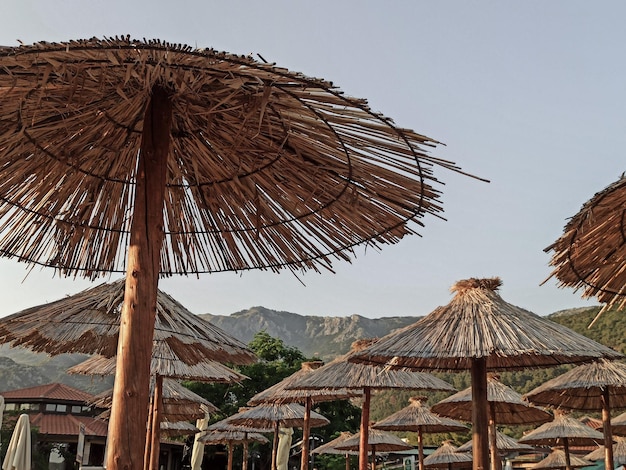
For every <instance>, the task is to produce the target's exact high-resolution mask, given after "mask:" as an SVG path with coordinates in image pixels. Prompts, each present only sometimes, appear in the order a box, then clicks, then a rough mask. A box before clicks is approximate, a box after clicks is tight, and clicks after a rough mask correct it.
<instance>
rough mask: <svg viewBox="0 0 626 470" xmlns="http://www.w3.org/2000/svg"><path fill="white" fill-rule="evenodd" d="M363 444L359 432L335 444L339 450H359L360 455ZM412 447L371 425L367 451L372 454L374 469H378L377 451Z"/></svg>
mask: <svg viewBox="0 0 626 470" xmlns="http://www.w3.org/2000/svg"><path fill="white" fill-rule="evenodd" d="M361 445H362V444H361V436H360V434H359V433H358V432H357V433H356V434H355V435H353V436H352V437H349V438H348V439H346V440H345V441H343V442H342V443H340V444H337V445H335V448H336V449H337V450H358V451H359V455H360V451H361ZM412 448H413V446H411V445H410V444H407V443H406V442H404V441H403V440H402V439H400V438H399V437H397V436H395V435H393V434H391V433H388V432H386V431H381V430H380V429H373V428H371V427H370V429H369V432H368V440H367V449H366V452H368V453H369V454H370V455H371V456H372V470H376V452H398V451H401V450H410V449H412Z"/></svg>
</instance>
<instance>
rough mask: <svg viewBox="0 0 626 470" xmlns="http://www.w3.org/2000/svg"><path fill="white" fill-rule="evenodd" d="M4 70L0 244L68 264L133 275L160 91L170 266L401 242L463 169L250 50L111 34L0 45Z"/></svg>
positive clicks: (276, 259) (302, 259) (222, 266)
mask: <svg viewBox="0 0 626 470" xmlns="http://www.w3.org/2000/svg"><path fill="white" fill-rule="evenodd" d="M0 69H1V70H2V73H1V74H0V97H1V99H0V116H2V120H3V121H2V122H3V125H2V132H0V141H1V142H3V146H2V148H1V151H0V168H1V169H2V171H1V172H0V181H1V182H2V183H1V184H0V196H1V199H2V205H1V206H0V209H1V211H0V215H1V217H0V222H1V224H2V225H1V226H2V228H3V230H2V237H0V251H1V252H2V253H3V254H5V255H13V256H16V257H19V258H20V259H23V260H30V261H31V262H36V263H41V264H45V265H50V266H53V267H55V268H58V269H60V270H63V271H64V272H68V273H72V272H75V271H77V270H84V271H86V274H87V275H88V276H90V277H94V276H96V275H98V274H99V273H101V272H103V271H118V272H125V271H126V269H125V265H124V256H123V254H124V252H125V251H126V244H127V241H128V232H129V230H130V223H131V219H132V217H131V216H132V210H131V209H130V205H131V201H132V196H133V184H134V180H135V172H136V168H137V156H138V153H139V149H140V145H141V137H142V131H143V130H144V113H145V110H146V108H147V106H148V104H149V103H150V100H151V98H153V95H154V94H155V88H156V89H158V88H161V89H164V91H165V92H166V94H167V98H168V101H169V102H170V103H171V108H172V109H171V127H170V129H169V132H170V136H169V137H170V141H171V143H170V145H171V148H170V152H169V153H170V154H171V158H169V160H168V165H167V173H166V192H165V206H164V221H165V227H164V230H165V243H164V244H163V248H162V252H161V271H162V272H163V273H165V274H170V273H196V272H216V271H240V270H245V269H250V268H269V269H278V268H280V267H281V266H283V265H286V264H294V265H295V266H297V268H310V267H313V266H314V264H315V263H316V262H319V263H321V264H323V265H326V264H327V263H328V262H329V258H346V257H347V255H341V254H339V252H340V251H342V250H343V249H345V248H346V247H351V246H354V245H356V244H358V243H362V242H368V241H370V240H372V239H374V240H373V241H374V242H376V241H378V242H380V243H394V242H396V241H398V240H399V239H400V238H401V237H402V236H403V235H405V234H408V233H411V232H413V231H414V229H412V228H410V227H408V226H407V225H406V222H407V221H409V220H411V219H414V218H416V217H421V216H422V215H423V214H426V213H432V214H437V213H439V212H440V211H441V207H440V206H439V205H438V204H437V203H436V201H437V199H438V196H439V191H438V189H435V188H433V187H432V185H435V184H438V181H437V179H436V178H435V177H434V175H433V172H432V169H433V167H435V166H437V167H443V168H446V169H449V170H453V171H459V169H458V168H457V167H456V166H455V165H454V164H453V163H452V162H449V161H445V160H441V159H438V158H435V157H433V156H432V155H430V154H429V153H428V151H427V149H429V148H430V147H434V146H435V145H437V144H438V142H436V141H435V140H433V139H430V138H428V137H425V136H423V135H420V134H418V133H415V132H412V131H410V130H406V129H400V128H398V127H396V126H395V125H394V124H393V122H392V121H391V120H390V119H388V118H386V117H384V116H382V115H380V114H377V113H374V112H373V111H371V110H370V108H369V107H368V105H367V102H366V101H365V100H363V99H354V98H350V97H348V96H346V95H344V94H343V93H342V92H341V91H339V90H338V89H336V88H335V87H334V86H333V85H332V83H330V82H327V81H323V80H320V79H315V78H309V77H305V76H303V75H302V74H299V73H294V72H290V71H288V70H286V69H284V68H279V67H277V66H276V65H275V64H267V63H259V62H257V61H255V60H254V59H253V58H251V57H249V56H246V57H244V56H237V55H233V54H228V53H224V52H217V51H214V50H210V49H197V50H193V49H192V48H190V47H188V46H183V45H177V44H168V43H165V42H161V41H158V40H155V41H149V42H144V41H135V40H131V39H130V38H128V37H116V38H110V39H108V38H107V39H104V40H97V39H90V40H77V41H70V42H67V43H58V44H55V43H45V42H42V43H38V44H34V45H29V46H20V47H16V48H8V47H5V48H1V49H0ZM26 175H28V178H26ZM329 221H331V223H329ZM416 225H420V226H421V225H422V222H421V221H420V222H418V223H417V224H416Z"/></svg>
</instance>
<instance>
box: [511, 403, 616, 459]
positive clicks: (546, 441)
mask: <svg viewBox="0 0 626 470" xmlns="http://www.w3.org/2000/svg"><path fill="white" fill-rule="evenodd" d="M603 441H604V435H603V434H602V433H600V432H598V431H596V430H594V429H592V428H590V427H589V426H587V425H585V424H583V423H581V422H580V421H578V420H577V419H574V418H572V417H570V416H567V415H565V414H564V413H562V412H558V411H557V412H555V416H554V420H552V421H550V422H549V423H545V424H542V425H541V426H539V427H538V428H537V429H534V430H533V431H530V432H529V433H528V434H526V435H524V436H522V437H521V438H520V439H519V442H522V443H526V444H536V445H549V446H557V445H562V446H563V450H564V451H565V459H566V468H567V469H568V470H569V469H570V468H571V467H570V465H569V457H570V452H569V448H570V446H585V445H598V443H599V442H603Z"/></svg>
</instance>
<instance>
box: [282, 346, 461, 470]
mask: <svg viewBox="0 0 626 470" xmlns="http://www.w3.org/2000/svg"><path fill="white" fill-rule="evenodd" d="M376 341H377V339H362V340H359V341H355V342H354V343H353V344H352V348H351V350H350V351H349V352H348V353H347V354H344V355H343V356H339V357H337V358H335V359H334V360H333V361H331V362H329V363H328V364H326V365H324V366H322V367H320V368H319V369H317V370H316V371H314V372H313V373H311V374H309V375H308V376H306V377H304V378H303V379H302V380H301V381H300V382H299V383H298V384H297V385H294V386H293V388H298V389H333V388H334V389H352V390H358V391H359V392H360V393H361V394H362V396H363V405H362V412H361V425H360V430H359V436H360V439H361V446H360V448H359V449H360V455H359V470H367V447H368V446H367V442H368V429H369V411H370V399H371V393H372V390H385V389H393V388H397V389H406V390H426V391H446V392H452V391H454V387H452V385H450V384H449V383H447V382H444V381H443V380H441V379H439V378H437V377H435V376H433V375H430V374H426V373H420V372H410V371H405V370H390V369H387V368H385V367H377V366H370V365H366V364H357V363H352V362H350V361H349V359H350V358H351V357H352V356H353V355H354V354H357V353H358V352H359V351H361V350H362V349H364V348H366V347H367V346H369V345H371V344H374V343H376Z"/></svg>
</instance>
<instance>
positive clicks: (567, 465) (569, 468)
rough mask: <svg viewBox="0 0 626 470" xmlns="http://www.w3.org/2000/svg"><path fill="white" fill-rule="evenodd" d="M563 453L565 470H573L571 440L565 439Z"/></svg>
mask: <svg viewBox="0 0 626 470" xmlns="http://www.w3.org/2000/svg"><path fill="white" fill-rule="evenodd" d="M563 451H564V452H565V470H572V462H571V460H570V458H569V440H568V439H567V437H564V438H563Z"/></svg>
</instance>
